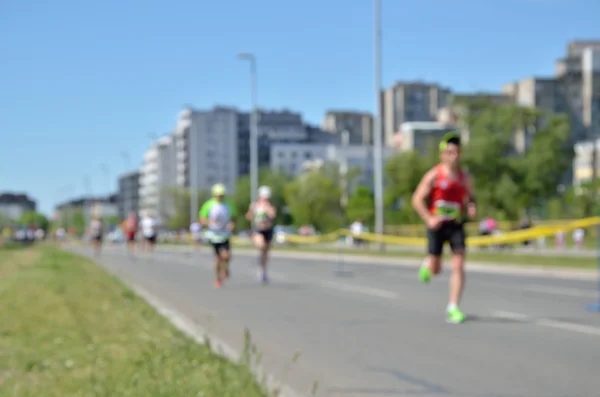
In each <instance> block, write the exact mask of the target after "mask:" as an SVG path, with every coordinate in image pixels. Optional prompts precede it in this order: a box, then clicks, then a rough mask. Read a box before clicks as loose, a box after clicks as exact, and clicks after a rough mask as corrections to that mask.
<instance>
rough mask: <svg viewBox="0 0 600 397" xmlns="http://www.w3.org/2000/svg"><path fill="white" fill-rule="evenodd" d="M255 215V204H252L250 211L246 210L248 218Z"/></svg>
mask: <svg viewBox="0 0 600 397" xmlns="http://www.w3.org/2000/svg"><path fill="white" fill-rule="evenodd" d="M253 216H254V204H250V206H249V207H248V212H246V219H247V220H250V219H252V217H253Z"/></svg>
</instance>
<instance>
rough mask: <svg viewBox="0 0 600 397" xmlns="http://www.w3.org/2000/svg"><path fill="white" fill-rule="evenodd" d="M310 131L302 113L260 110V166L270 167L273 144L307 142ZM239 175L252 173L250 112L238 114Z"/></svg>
mask: <svg viewBox="0 0 600 397" xmlns="http://www.w3.org/2000/svg"><path fill="white" fill-rule="evenodd" d="M307 139H308V132H307V129H306V128H305V126H304V124H303V122H302V115H300V113H293V112H290V111H288V110H283V111H270V112H268V111H260V112H259V117H258V167H259V168H262V167H269V165H270V162H271V150H270V147H271V144H273V143H283V142H305V141H307ZM237 143H238V175H239V176H242V175H248V174H249V173H250V113H239V114H238V141H237Z"/></svg>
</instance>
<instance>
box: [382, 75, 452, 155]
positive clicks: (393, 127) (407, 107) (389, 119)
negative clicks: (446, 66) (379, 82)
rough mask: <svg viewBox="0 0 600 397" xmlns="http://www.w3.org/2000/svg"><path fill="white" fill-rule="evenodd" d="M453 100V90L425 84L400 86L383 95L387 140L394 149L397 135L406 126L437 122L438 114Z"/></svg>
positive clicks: (397, 85)
mask: <svg viewBox="0 0 600 397" xmlns="http://www.w3.org/2000/svg"><path fill="white" fill-rule="evenodd" d="M450 99H451V92H450V89H448V88H444V87H441V86H440V85H438V84H431V83H424V82H397V83H395V84H394V85H393V86H392V87H390V88H388V89H387V90H385V91H384V93H383V99H382V100H383V115H382V117H383V137H384V142H385V144H386V145H388V146H393V145H394V135H395V133H396V132H397V131H398V128H399V127H400V125H402V123H406V122H408V121H435V120H436V117H437V113H438V111H439V110H440V109H441V108H443V107H446V106H447V105H448V104H449V102H450Z"/></svg>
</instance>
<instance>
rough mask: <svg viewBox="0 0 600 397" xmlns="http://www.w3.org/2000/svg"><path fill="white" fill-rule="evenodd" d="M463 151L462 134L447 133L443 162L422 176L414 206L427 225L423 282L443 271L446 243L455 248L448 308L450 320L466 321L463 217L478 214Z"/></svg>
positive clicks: (422, 270) (441, 157) (442, 148)
mask: <svg viewBox="0 0 600 397" xmlns="http://www.w3.org/2000/svg"><path fill="white" fill-rule="evenodd" d="M460 153H461V143H460V136H459V135H458V134H457V133H455V132H451V133H448V134H446V135H445V136H444V138H443V139H442V141H441V142H440V159H441V162H440V164H439V165H437V166H435V167H433V168H432V169H431V170H429V171H428V172H427V173H426V174H425V176H423V178H422V179H421V182H420V183H419V186H418V187H417V190H416V191H415V193H414V195H413V199H412V204H413V207H414V209H415V210H416V211H417V212H418V213H419V215H420V216H421V218H422V219H423V221H425V223H426V225H427V241H428V256H427V258H426V259H425V261H424V262H423V265H422V266H421V269H420V271H419V277H420V279H421V281H422V282H424V283H428V282H429V280H430V279H431V276H432V274H439V272H440V271H441V267H442V253H443V249H444V243H445V242H448V243H449V245H450V249H451V250H452V276H451V277H450V300H449V303H448V308H447V310H446V312H447V314H446V316H447V320H448V321H449V322H451V323H461V322H463V321H464V320H465V315H464V314H463V313H462V312H461V310H460V309H459V308H458V303H459V302H460V298H461V295H462V290H463V285H464V278H465V275H464V262H465V253H466V234H465V229H464V220H465V218H466V216H465V215H468V217H469V218H474V217H475V216H476V206H475V199H474V195H473V178H472V177H471V176H470V175H469V174H468V173H466V172H465V171H464V170H463V169H462V168H461V167H460ZM426 203H429V205H427V204H426ZM465 209H466V210H467V214H465Z"/></svg>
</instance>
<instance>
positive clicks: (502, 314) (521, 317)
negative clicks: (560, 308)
mask: <svg viewBox="0 0 600 397" xmlns="http://www.w3.org/2000/svg"><path fill="white" fill-rule="evenodd" d="M492 316H493V317H497V318H503V319H509V320H517V321H522V322H527V323H531V324H535V325H539V326H542V327H548V328H555V329H562V330H564V331H572V332H578V333H580V334H586V335H596V336H600V328H598V327H594V326H591V325H583V324H575V323H568V322H566V321H557V320H551V319H548V318H535V317H532V316H529V315H527V314H522V313H514V312H507V311H501V310H499V311H495V312H493V313H492Z"/></svg>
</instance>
